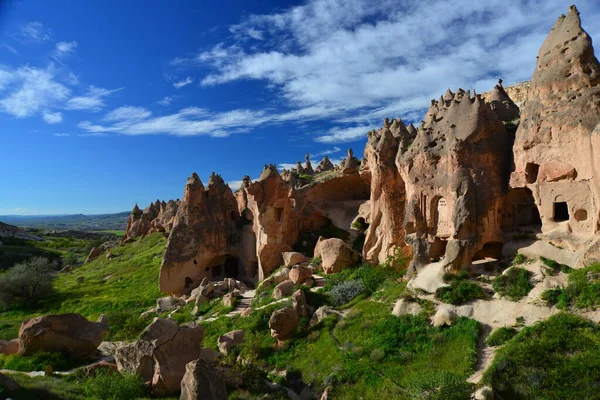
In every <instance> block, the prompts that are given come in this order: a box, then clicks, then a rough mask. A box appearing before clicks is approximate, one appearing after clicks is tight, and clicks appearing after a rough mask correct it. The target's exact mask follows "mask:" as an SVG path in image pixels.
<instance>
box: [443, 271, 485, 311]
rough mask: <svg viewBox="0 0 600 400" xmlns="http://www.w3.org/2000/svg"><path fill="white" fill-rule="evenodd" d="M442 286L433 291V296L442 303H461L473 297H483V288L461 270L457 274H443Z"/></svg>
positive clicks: (473, 298)
mask: <svg viewBox="0 0 600 400" xmlns="http://www.w3.org/2000/svg"><path fill="white" fill-rule="evenodd" d="M444 282H446V283H449V284H450V286H444V287H441V288H439V289H437V290H436V291H435V297H436V299H438V300H441V301H443V302H444V303H450V304H454V305H461V304H465V303H468V302H470V301H472V300H475V299H485V298H487V295H486V293H485V290H483V288H482V287H481V286H479V284H478V283H477V282H473V281H470V280H469V273H468V272H467V271H461V272H459V273H458V274H444Z"/></svg>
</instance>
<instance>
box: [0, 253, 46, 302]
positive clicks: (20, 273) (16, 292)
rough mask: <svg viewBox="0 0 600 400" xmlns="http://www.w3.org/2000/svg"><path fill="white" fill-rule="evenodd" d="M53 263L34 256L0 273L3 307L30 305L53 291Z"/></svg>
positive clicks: (0, 300) (0, 292) (0, 299)
mask: <svg viewBox="0 0 600 400" xmlns="http://www.w3.org/2000/svg"><path fill="white" fill-rule="evenodd" d="M54 268H55V264H54V263H51V262H49V261H48V260H47V259H46V258H41V257H35V258H32V259H30V260H28V261H24V262H22V263H20V264H17V265H15V266H14V267H13V268H11V269H10V270H8V271H7V272H6V273H4V274H2V275H0V303H1V304H2V305H3V306H4V307H5V308H12V307H16V306H20V305H24V306H32V305H34V304H35V303H37V302H38V301H39V300H40V299H42V298H44V297H46V296H48V295H50V294H52V292H53V291H54V286H53V282H54V278H55V269H54Z"/></svg>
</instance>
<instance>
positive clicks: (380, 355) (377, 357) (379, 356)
mask: <svg viewBox="0 0 600 400" xmlns="http://www.w3.org/2000/svg"><path fill="white" fill-rule="evenodd" d="M369 357H370V358H371V361H376V362H377V361H381V360H383V359H384V358H385V352H384V351H383V350H381V349H373V351H371V354H370V356H369Z"/></svg>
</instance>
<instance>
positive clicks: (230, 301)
mask: <svg viewBox="0 0 600 400" xmlns="http://www.w3.org/2000/svg"><path fill="white" fill-rule="evenodd" d="M237 297H238V296H236V295H235V294H234V293H227V294H226V295H225V296H223V300H221V304H223V305H224V306H225V307H233V306H235V300H236V298H237Z"/></svg>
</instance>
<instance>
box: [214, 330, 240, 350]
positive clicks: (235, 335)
mask: <svg viewBox="0 0 600 400" xmlns="http://www.w3.org/2000/svg"><path fill="white" fill-rule="evenodd" d="M245 337H246V331H244V330H235V331H231V332H227V333H226V334H224V335H221V336H219V338H218V339H217V344H218V346H219V351H220V352H221V354H224V355H227V354H229V352H230V351H231V349H233V348H234V347H235V346H237V345H239V344H241V343H242V342H243V341H244V338H245Z"/></svg>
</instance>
